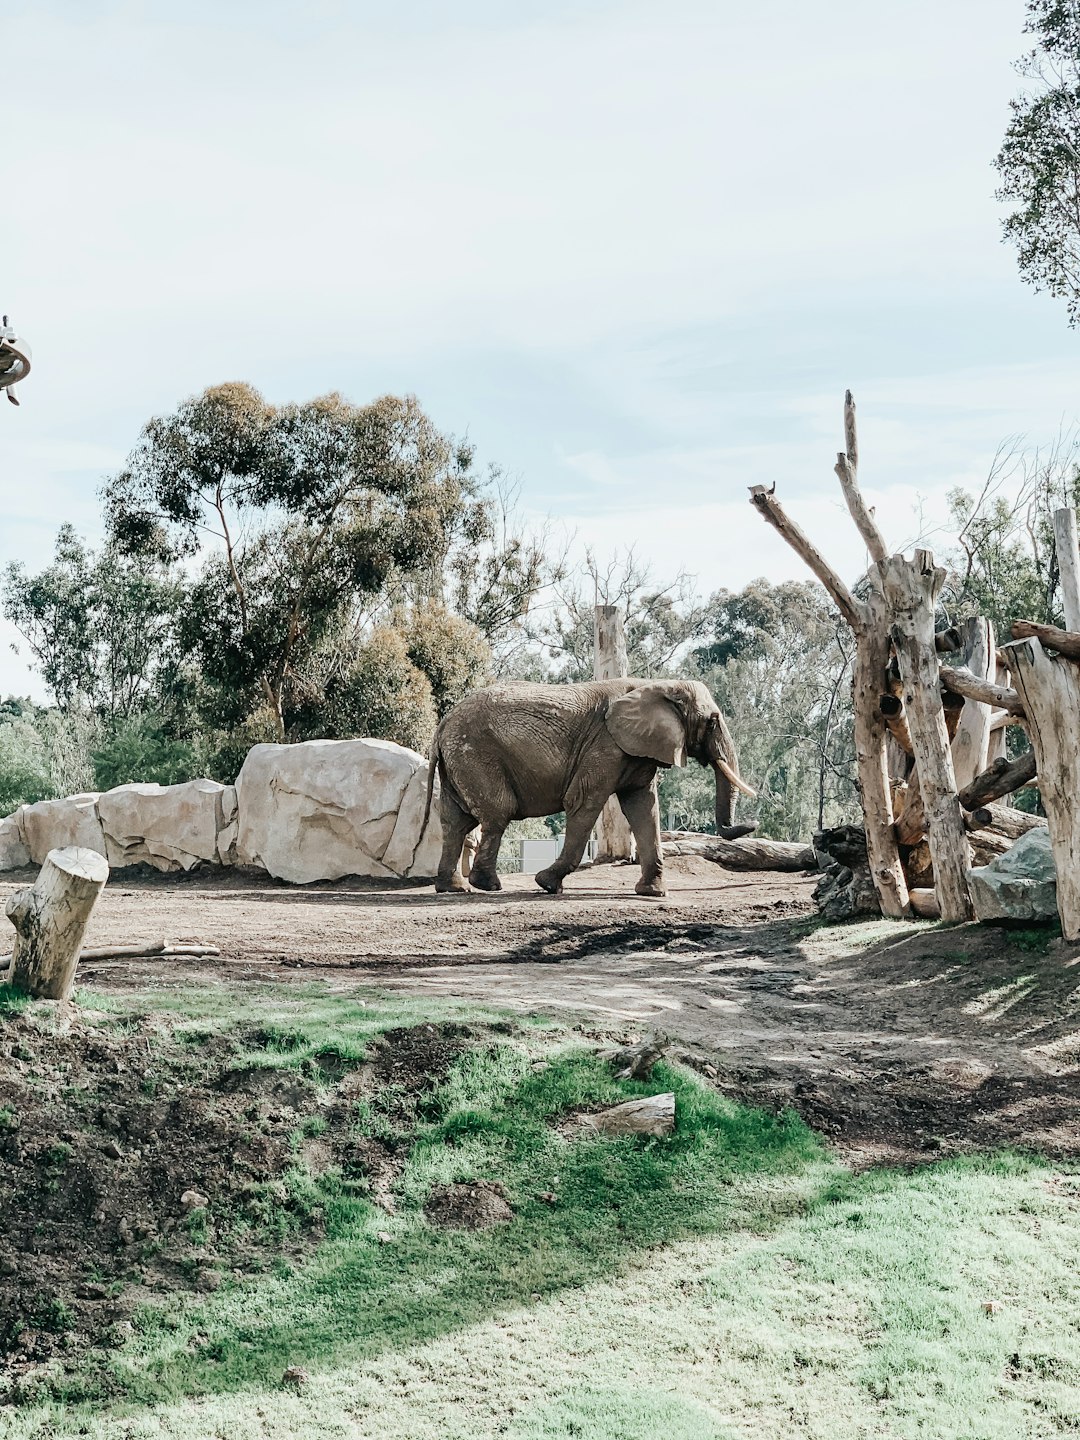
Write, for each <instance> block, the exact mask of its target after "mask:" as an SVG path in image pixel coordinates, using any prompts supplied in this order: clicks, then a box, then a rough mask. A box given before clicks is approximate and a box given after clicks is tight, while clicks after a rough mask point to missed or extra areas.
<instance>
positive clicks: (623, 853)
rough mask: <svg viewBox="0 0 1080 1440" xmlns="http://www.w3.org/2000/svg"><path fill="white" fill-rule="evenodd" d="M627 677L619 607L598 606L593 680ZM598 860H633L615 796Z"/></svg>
mask: <svg viewBox="0 0 1080 1440" xmlns="http://www.w3.org/2000/svg"><path fill="white" fill-rule="evenodd" d="M626 673H627V659H626V633H625V631H624V629H623V617H622V611H621V610H620V609H619V607H618V606H617V605H597V607H596V611H595V614H594V618H593V678H594V679H596V680H621V679H622V678H623V676H625V675H626ZM596 858H597V859H598V860H632V859H633V858H634V837H633V835H632V834H631V831H630V826H629V825H628V824H627V823H626V816H625V815H624V814H623V812H622V807H621V806H620V804H619V802H618V800H616V798H615V796H614V795H613V796H612V797H611V799H610V800H609V801H608V802H607V804H606V805H605V806H604V808H603V810H602V811H601V812H600V819H599V820H598V821H597V823H596Z"/></svg>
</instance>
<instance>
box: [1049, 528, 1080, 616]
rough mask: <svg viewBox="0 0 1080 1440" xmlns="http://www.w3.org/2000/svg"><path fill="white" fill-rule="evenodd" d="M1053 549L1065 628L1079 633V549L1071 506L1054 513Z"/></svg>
mask: <svg viewBox="0 0 1080 1440" xmlns="http://www.w3.org/2000/svg"><path fill="white" fill-rule="evenodd" d="M1054 547H1055V549H1056V550H1057V562H1058V574H1059V575H1060V576H1061V603H1062V608H1063V609H1064V611H1065V628H1066V630H1072V631H1080V549H1078V548H1077V543H1076V511H1075V510H1074V509H1073V508H1072V506H1071V505H1068V506H1065V507H1063V508H1062V509H1060V510H1055V511H1054Z"/></svg>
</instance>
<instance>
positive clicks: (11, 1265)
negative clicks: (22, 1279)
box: [0, 1255, 19, 1275]
mask: <svg viewBox="0 0 1080 1440" xmlns="http://www.w3.org/2000/svg"><path fill="white" fill-rule="evenodd" d="M18 1273H19V1262H18V1261H17V1260H13V1259H12V1257H11V1256H10V1255H0V1275H17V1274H18Z"/></svg>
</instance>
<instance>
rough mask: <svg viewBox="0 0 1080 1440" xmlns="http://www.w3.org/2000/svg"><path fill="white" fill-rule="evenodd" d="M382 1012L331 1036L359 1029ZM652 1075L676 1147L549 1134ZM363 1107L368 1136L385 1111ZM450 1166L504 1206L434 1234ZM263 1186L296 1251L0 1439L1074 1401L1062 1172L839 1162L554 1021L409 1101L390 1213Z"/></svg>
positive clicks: (818, 1418) (621, 1428) (816, 1414)
mask: <svg viewBox="0 0 1080 1440" xmlns="http://www.w3.org/2000/svg"><path fill="white" fill-rule="evenodd" d="M279 1000H280V997H275V1000H274V1004H275V1006H277V1005H278V1003H279ZM348 1003H350V1002H343V1004H348ZM317 1004H318V1006H320V1007H322V1006H328V1001H327V997H325V995H324V996H323V997H321V998H320V999H319V1000H318V1002H317ZM301 1011H302V1007H301ZM391 1013H392V1016H393V1018H392V1020H391V1022H390V1023H392V1024H394V1025H399V1024H408V1023H410V1021H411V1022H412V1023H416V1021H418V1020H420V1021H424V1020H428V1019H430V1018H431V1014H430V1011H429V1010H427V1009H424V1010H423V1011H422V1012H421V1013H419V1014H418V1013H417V1012H416V1011H414V1012H413V1013H412V1014H409V1013H408V1012H407V1009H403V1007H400V1006H396V1005H395V1006H394V1007H392V1010H391ZM376 1014H377V1007H372V1010H371V1011H369V1012H365V1018H363V1019H362V1020H361V1018H360V1017H357V1016H356V1015H355V1014H350V1015H349V1020H348V1023H349V1024H352V1025H356V1026H357V1029H358V1030H359V1027H360V1026H361V1025H364V1026H367V1027H369V1028H368V1032H367V1038H368V1039H370V1035H371V1033H373V1032H371V1030H370V1027H371V1026H372V1025H373V1024H377V1019H376ZM319 1015H320V1017H321V1018H319V1020H318V1021H317V1023H315V1022H309V1020H308V1018H307V1016H306V1015H304V1014H303V1013H300V1014H294V1017H293V1020H292V1021H291V1022H290V1026H291V1028H293V1029H296V1030H298V1031H300V1032H302V1033H303V1035H304V1037H305V1038H304V1041H303V1045H302V1046H300V1047H297V1049H295V1050H291V1051H287V1052H282V1053H283V1054H286V1055H287V1056H290V1055H291V1056H295V1055H296V1054H298V1053H301V1054H302V1053H303V1051H304V1049H305V1048H306V1047H307V1046H308V1045H309V1044H315V1043H316V1042H318V1043H320V1044H321V1043H325V1042H324V1041H321V1040H319V1039H318V1034H317V1033H316V1032H318V1031H319V1029H320V1027H321V1026H323V1024H324V1021H325V1022H326V1023H327V1024H328V1023H329V1020H330V1009H329V1008H327V1009H321V1010H320V1011H319ZM455 1018H462V1016H461V1012H460V1011H458V1012H457V1014H456V1016H455ZM378 1019H381V1020H383V1023H384V1024H385V1023H386V1016H385V1014H383V1015H378ZM242 1023H246V1017H244V1019H243V1020H242ZM360 1038H361V1037H360V1035H359V1034H358V1033H357V1032H354V1033H353V1034H352V1035H351V1036H345V1037H344V1043H346V1044H352V1043H359V1040H360ZM334 1043H335V1044H336V1043H338V1040H337V1039H335V1040H334ZM669 1088H670V1089H673V1090H674V1091H675V1093H676V1096H677V1116H678V1124H677V1128H676V1131H675V1134H674V1135H673V1136H672V1137H671V1138H670V1139H667V1140H664V1141H632V1140H622V1141H611V1140H605V1139H603V1138H601V1137H598V1136H592V1135H580V1134H574V1133H572V1132H571V1131H570V1130H569V1128H568V1127H567V1126H566V1125H565V1123H564V1122H565V1121H566V1119H567V1118H568V1117H569V1116H570V1115H571V1114H573V1113H574V1112H576V1111H578V1110H580V1109H581V1108H583V1107H584V1108H590V1107H594V1106H601V1105H604V1104H608V1103H613V1102H616V1101H618V1100H622V1099H626V1098H628V1097H629V1096H631V1095H635V1094H645V1093H652V1092H656V1091H659V1090H663V1089H669ZM372 1098H373V1100H374V1101H375V1103H370V1102H369V1103H368V1104H366V1105H363V1106H358V1107H357V1110H356V1118H357V1125H358V1128H359V1129H361V1130H364V1131H366V1132H367V1133H369V1134H370V1133H379V1128H380V1126H382V1127H387V1128H388V1127H389V1123H390V1122H389V1120H388V1119H387V1113H386V1112H385V1111H383V1110H382V1108H381V1107H380V1105H379V1104H378V1103H377V1097H372ZM392 1108H393V1107H391V1109H392ZM473 1178H489V1179H498V1180H500V1181H502V1182H503V1184H504V1185H505V1186H506V1188H507V1192H508V1195H509V1198H510V1200H511V1202H512V1204H513V1206H514V1210H515V1216H514V1219H513V1220H512V1221H511V1222H510V1223H509V1224H506V1225H503V1226H500V1227H497V1228H495V1229H493V1230H489V1231H481V1232H446V1231H440V1230H436V1229H434V1228H433V1227H431V1226H430V1225H429V1224H428V1223H427V1222H426V1220H425V1219H424V1216H423V1209H422V1207H423V1203H424V1200H425V1198H426V1197H427V1195H428V1193H429V1191H430V1188H431V1186H432V1185H433V1184H437V1183H443V1182H449V1181H455V1180H468V1179H473ZM271 1183H272V1185H274V1186H276V1187H279V1191H280V1192H281V1193H278V1194H277V1195H276V1196H274V1197H271V1198H270V1200H269V1201H268V1209H267V1224H268V1225H270V1226H272V1225H273V1224H274V1223H277V1222H278V1221H281V1222H282V1223H285V1221H284V1218H283V1217H297V1216H299V1217H301V1220H302V1221H304V1222H306V1221H307V1220H309V1219H310V1218H311V1216H312V1215H314V1214H315V1213H319V1214H321V1217H322V1219H323V1222H324V1224H325V1231H326V1240H325V1243H324V1244H323V1245H322V1246H321V1247H320V1249H319V1250H318V1251H317V1252H316V1253H315V1254H314V1255H313V1256H312V1257H311V1258H310V1259H308V1260H307V1261H305V1262H293V1261H288V1262H287V1261H286V1260H285V1259H284V1258H282V1257H274V1258H270V1257H267V1258H266V1263H265V1266H264V1268H263V1269H262V1271H261V1273H259V1274H257V1275H252V1274H249V1275H248V1276H247V1277H246V1278H245V1279H243V1280H242V1281H238V1282H231V1281H228V1280H227V1281H226V1283H225V1285H223V1287H222V1288H221V1289H220V1290H218V1291H217V1292H215V1293H214V1294H212V1295H209V1296H201V1295H200V1296H194V1297H190V1298H188V1299H180V1300H177V1299H175V1298H174V1299H171V1300H170V1304H169V1306H168V1308H167V1309H163V1308H147V1309H144V1310H143V1311H140V1312H139V1313H138V1314H137V1316H136V1325H137V1329H136V1334H135V1336H134V1337H132V1338H131V1339H130V1340H129V1341H128V1342H127V1344H126V1345H125V1346H124V1347H123V1348H122V1349H121V1350H119V1351H117V1352H116V1353H115V1355H114V1356H113V1357H112V1358H111V1359H110V1361H109V1369H110V1370H111V1380H112V1382H116V1383H119V1384H120V1385H121V1386H123V1389H124V1395H125V1398H124V1399H123V1400H122V1401H121V1402H119V1403H115V1404H113V1405H112V1408H106V1407H105V1406H104V1405H103V1404H100V1403H99V1404H97V1405H96V1406H94V1407H92V1408H91V1407H90V1406H87V1405H84V1404H80V1403H78V1399H77V1397H78V1390H77V1389H73V1391H72V1394H71V1396H70V1397H69V1400H70V1403H68V1404H67V1405H66V1406H65V1405H63V1404H55V1403H54V1404H52V1405H49V1406H44V1405H39V1406H36V1407H34V1408H31V1409H26V1410H24V1411H22V1412H14V1411H11V1410H6V1409H4V1408H3V1407H0V1440H16V1437H18V1440H31V1437H33V1440H38V1437H44V1436H46V1435H48V1436H50V1437H52V1436H55V1437H61V1436H65V1437H66V1436H69V1435H75V1434H83V1435H88V1436H90V1437H92V1440H164V1437H169V1440H203V1437H206V1436H216V1435H221V1436H226V1435H227V1436H228V1437H229V1440H256V1437H259V1440H293V1437H298V1436H306V1435H316V1434H317V1435H320V1436H323V1435H325V1436H341V1437H344V1436H356V1437H357V1440H362V1437H375V1436H378V1437H380V1440H496V1437H499V1440H570V1437H576V1440H630V1437H633V1440H639V1437H640V1436H642V1435H647V1434H655V1435H662V1436H664V1437H665V1440H781V1437H783V1440H847V1437H848V1436H851V1437H853V1440H854V1437H856V1436H865V1437H870V1436H882V1437H891V1440H1016V1437H1020V1436H1023V1437H1025V1440H1044V1437H1045V1440H1049V1437H1051V1436H1057V1435H1061V1434H1063V1433H1069V1432H1070V1427H1071V1428H1075V1416H1076V1415H1077V1414H1078V1413H1080V1362H1078V1361H1077V1356H1078V1355H1080V1320H1078V1316H1080V1260H1078V1256H1080V1207H1078V1203H1077V1202H1078V1200H1080V1175H1078V1174H1077V1172H1076V1171H1075V1170H1072V1171H1070V1170H1069V1169H1067V1168H1066V1167H1061V1166H1058V1167H1056V1168H1051V1167H1049V1166H1047V1165H1044V1164H1040V1163H1038V1162H1035V1161H1032V1160H1029V1159H1024V1158H1021V1157H1016V1156H1012V1155H1003V1156H999V1157H996V1158H983V1159H970V1160H964V1161H950V1162H944V1163H941V1164H939V1165H936V1166H933V1167H926V1168H923V1169H920V1170H918V1171H916V1172H914V1173H904V1172H898V1171H875V1172H869V1173H864V1174H860V1175H857V1176H855V1175H851V1174H849V1173H848V1172H847V1171H846V1170H844V1169H843V1168H842V1167H840V1166H839V1165H838V1164H837V1163H836V1162H835V1161H833V1160H832V1159H830V1158H829V1157H828V1156H827V1155H826V1154H825V1153H824V1152H823V1150H822V1149H821V1147H820V1145H819V1144H818V1142H817V1141H816V1139H815V1138H814V1137H813V1135H812V1134H810V1132H808V1131H807V1130H806V1129H805V1127H804V1126H803V1125H802V1124H801V1122H799V1121H798V1120H796V1119H793V1118H786V1117H779V1118H778V1117H774V1116H769V1115H765V1114H762V1113H760V1112H755V1111H750V1110H747V1109H745V1108H743V1107H741V1106H738V1105H735V1104H733V1103H731V1102H728V1101H726V1100H725V1099H723V1098H722V1097H720V1096H718V1095H717V1094H716V1093H715V1092H713V1091H712V1090H711V1089H710V1088H708V1087H707V1086H705V1085H704V1084H703V1083H702V1082H700V1081H699V1080H698V1079H697V1078H696V1077H694V1076H691V1075H689V1074H688V1073H686V1072H684V1071H682V1070H680V1069H678V1068H677V1067H674V1066H671V1067H668V1066H659V1067H657V1070H656V1072H655V1075H654V1078H653V1080H652V1081H650V1082H649V1083H648V1084H645V1085H643V1084H630V1083H619V1082H616V1081H614V1080H613V1079H612V1078H611V1075H610V1072H609V1070H608V1068H607V1067H606V1066H604V1065H603V1064H602V1063H601V1062H599V1061H598V1060H597V1059H596V1058H595V1056H593V1055H592V1054H591V1053H588V1052H586V1051H585V1050H583V1049H582V1048H581V1047H580V1046H579V1045H576V1044H570V1043H568V1042H567V1037H566V1036H565V1034H564V1035H559V1034H558V1033H554V1032H553V1031H552V1029H551V1028H548V1029H547V1030H540V1029H536V1030H532V1029H530V1030H529V1031H527V1032H524V1033H522V1032H517V1033H516V1034H510V1035H506V1036H503V1035H497V1034H492V1035H491V1037H490V1041H489V1042H482V1043H481V1044H479V1045H478V1046H476V1047H474V1048H472V1049H470V1050H467V1051H466V1052H464V1053H463V1054H462V1055H460V1056H459V1058H458V1060H457V1062H456V1063H455V1064H454V1066H453V1067H452V1069H451V1070H450V1071H449V1072H448V1073H447V1075H446V1077H445V1079H444V1081H443V1082H442V1083H441V1084H440V1085H439V1086H438V1088H437V1089H435V1090H434V1091H433V1092H431V1093H430V1094H429V1095H427V1096H426V1097H425V1103H424V1105H423V1107H422V1119H421V1122H420V1124H419V1128H418V1129H417V1131H416V1133H415V1135H414V1136H413V1137H412V1141H411V1148H410V1149H409V1151H408V1154H407V1158H406V1160H405V1166H404V1170H403V1172H402V1173H401V1175H400V1177H399V1179H398V1181H397V1183H396V1186H395V1190H396V1195H397V1199H398V1212H397V1214H396V1215H394V1216H389V1215H387V1214H386V1213H384V1212H383V1211H382V1210H379V1209H377V1208H375V1207H374V1206H372V1205H371V1204H370V1203H369V1202H368V1200H367V1199H366V1198H365V1197H364V1196H363V1195H361V1194H359V1193H358V1192H357V1189H356V1187H355V1186H352V1185H350V1183H349V1182H348V1181H347V1180H346V1179H344V1178H343V1177H342V1176H341V1175H340V1174H337V1173H334V1172H330V1173H329V1174H327V1175H324V1176H321V1177H319V1178H315V1177H313V1176H312V1175H310V1174H309V1173H308V1172H307V1171H306V1170H304V1169H303V1168H302V1166H301V1164H300V1162H299V1160H298V1162H297V1165H296V1166H295V1167H294V1168H293V1169H292V1170H290V1171H289V1172H288V1173H287V1174H286V1175H285V1176H284V1177H280V1178H279V1179H278V1180H276V1181H274V1182H271ZM552 1193H553V1194H554V1195H555V1197H556V1199H555V1203H551V1202H550V1200H547V1199H543V1198H541V1197H542V1196H543V1195H545V1194H548V1195H550V1194H552ZM289 1223H296V1221H295V1219H290V1220H289ZM380 1232H381V1233H382V1237H383V1238H382V1239H381V1240H380ZM990 1302H993V1303H992V1304H991V1303H990ZM988 1305H989V1306H990V1308H989V1309H987V1306H988ZM292 1364H301V1365H304V1366H305V1367H306V1368H307V1369H309V1370H310V1372H311V1380H310V1382H309V1383H308V1384H306V1385H305V1386H304V1387H303V1390H302V1392H301V1393H299V1394H296V1393H292V1392H289V1391H287V1390H283V1389H282V1388H281V1386H280V1378H281V1374H282V1372H283V1370H284V1369H285V1367H286V1366H287V1365H292ZM106 1381H107V1383H108V1382H109V1377H108V1376H106Z"/></svg>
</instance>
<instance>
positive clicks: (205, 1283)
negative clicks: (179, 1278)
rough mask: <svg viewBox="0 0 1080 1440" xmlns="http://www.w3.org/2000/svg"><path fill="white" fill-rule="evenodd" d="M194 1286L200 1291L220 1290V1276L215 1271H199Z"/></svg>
mask: <svg viewBox="0 0 1080 1440" xmlns="http://www.w3.org/2000/svg"><path fill="white" fill-rule="evenodd" d="M195 1283H196V1285H197V1286H198V1288H199V1289H200V1290H206V1291H213V1290H220V1289H221V1275H220V1274H219V1272H218V1271H217V1270H210V1269H207V1270H200V1271H199V1278H198V1279H197V1280H196V1282H195Z"/></svg>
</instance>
